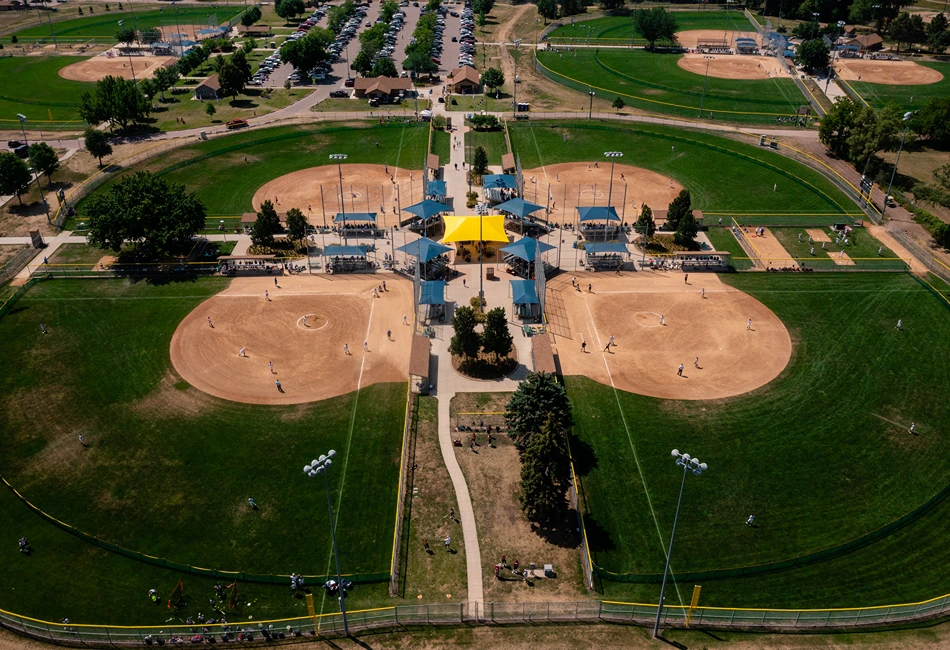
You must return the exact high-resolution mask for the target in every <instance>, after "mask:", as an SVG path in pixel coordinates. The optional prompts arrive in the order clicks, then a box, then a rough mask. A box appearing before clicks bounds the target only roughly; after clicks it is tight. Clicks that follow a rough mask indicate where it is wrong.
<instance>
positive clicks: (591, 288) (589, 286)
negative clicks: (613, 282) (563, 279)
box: [587, 282, 594, 293]
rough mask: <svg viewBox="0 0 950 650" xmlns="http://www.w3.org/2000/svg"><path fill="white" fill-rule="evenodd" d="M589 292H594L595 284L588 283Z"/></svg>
mask: <svg viewBox="0 0 950 650" xmlns="http://www.w3.org/2000/svg"><path fill="white" fill-rule="evenodd" d="M587 293H594V285H592V284H591V283H589V282H588V283H587Z"/></svg>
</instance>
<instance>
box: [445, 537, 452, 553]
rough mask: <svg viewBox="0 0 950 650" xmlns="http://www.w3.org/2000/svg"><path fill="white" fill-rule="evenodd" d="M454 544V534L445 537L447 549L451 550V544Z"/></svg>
mask: <svg viewBox="0 0 950 650" xmlns="http://www.w3.org/2000/svg"><path fill="white" fill-rule="evenodd" d="M450 544H452V536H451V535H449V536H446V538H445V550H446V551H447V550H449V545H450Z"/></svg>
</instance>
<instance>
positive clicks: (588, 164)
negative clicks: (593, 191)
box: [587, 163, 590, 171]
mask: <svg viewBox="0 0 950 650" xmlns="http://www.w3.org/2000/svg"><path fill="white" fill-rule="evenodd" d="M587 171H590V163H587Z"/></svg>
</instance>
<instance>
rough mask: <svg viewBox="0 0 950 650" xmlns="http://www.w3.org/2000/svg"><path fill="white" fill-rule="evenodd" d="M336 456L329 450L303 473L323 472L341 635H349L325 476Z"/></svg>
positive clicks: (328, 489)
mask: <svg viewBox="0 0 950 650" xmlns="http://www.w3.org/2000/svg"><path fill="white" fill-rule="evenodd" d="M334 456H336V452H335V451H334V450H332V449H331V450H330V451H328V452H327V453H326V455H325V456H324V455H321V456H320V458H318V459H316V460H313V461H311V462H310V464H309V465H305V466H304V468H303V473H304V474H306V475H307V476H309V477H310V478H316V477H317V476H318V475H319V474H323V484H324V486H325V487H326V489H327V511H329V513H330V539H332V540H333V559H334V560H336V586H337V593H338V594H339V599H340V613H341V614H342V615H343V635H344V636H346V637H349V636H350V626H349V624H348V623H347V620H346V598H345V597H344V589H343V577H342V576H341V575H340V555H339V553H337V550H336V529H335V528H334V526H333V505H332V504H331V503H330V479H329V478H327V472H328V470H329V469H330V466H331V465H333V457H334Z"/></svg>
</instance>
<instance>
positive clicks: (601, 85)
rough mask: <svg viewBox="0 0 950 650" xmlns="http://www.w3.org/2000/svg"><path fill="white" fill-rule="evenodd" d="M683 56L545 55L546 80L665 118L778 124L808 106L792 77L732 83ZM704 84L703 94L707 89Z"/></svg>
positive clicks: (622, 52)
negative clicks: (690, 66) (696, 69)
mask: <svg viewBox="0 0 950 650" xmlns="http://www.w3.org/2000/svg"><path fill="white" fill-rule="evenodd" d="M682 56H683V55H680V54H662V53H655V52H646V51H643V50H624V49H605V50H595V49H578V50H575V51H573V52H554V51H542V52H539V53H538V61H539V62H540V63H541V64H542V65H543V66H544V67H545V68H547V69H548V70H549V71H552V72H553V73H554V74H553V75H552V74H550V73H548V76H550V77H551V78H553V79H554V80H555V81H557V82H559V83H562V84H564V85H567V86H569V87H571V88H573V89H574V90H577V91H580V92H581V93H584V95H585V97H584V99H585V100H586V94H587V92H588V91H589V90H591V89H593V91H594V92H596V93H597V94H598V95H599V96H600V97H602V98H606V99H608V100H610V101H613V100H614V99H615V98H617V97H619V98H620V99H622V100H623V101H624V102H625V103H626V104H627V105H628V106H631V107H633V108H638V109H641V110H645V111H654V112H661V113H663V114H664V115H675V116H682V117H690V118H697V117H699V109H700V106H702V109H703V110H702V114H703V115H702V116H703V118H704V119H708V118H709V117H710V114H712V119H716V120H730V121H740V122H749V123H775V121H776V118H778V117H785V116H790V115H794V114H795V113H796V111H797V110H798V108H799V107H800V106H802V105H806V104H807V103H808V102H807V100H806V99H805V97H804V95H802V93H801V91H799V90H798V87H797V86H796V85H795V82H794V81H793V80H792V79H789V78H778V77H774V78H770V79H751V80H734V79H718V78H716V77H708V78H706V77H704V76H703V75H699V74H695V73H692V72H689V71H688V70H684V69H683V68H681V67H679V65H677V63H676V62H677V61H678V60H679V59H680V58H682ZM704 83H705V92H703V87H704Z"/></svg>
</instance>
